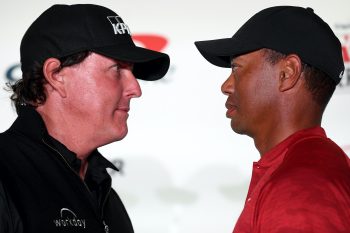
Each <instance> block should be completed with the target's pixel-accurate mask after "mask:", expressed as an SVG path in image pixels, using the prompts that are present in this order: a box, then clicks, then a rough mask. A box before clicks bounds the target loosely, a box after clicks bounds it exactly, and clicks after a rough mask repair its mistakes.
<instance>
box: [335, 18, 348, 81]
mask: <svg viewBox="0 0 350 233" xmlns="http://www.w3.org/2000/svg"><path fill="white" fill-rule="evenodd" d="M334 32H335V34H336V35H337V37H338V38H339V40H340V42H341V44H342V53H343V60H344V65H345V70H344V73H342V74H341V75H342V76H343V78H342V80H341V82H340V83H339V87H350V23H337V24H335V26H334Z"/></svg>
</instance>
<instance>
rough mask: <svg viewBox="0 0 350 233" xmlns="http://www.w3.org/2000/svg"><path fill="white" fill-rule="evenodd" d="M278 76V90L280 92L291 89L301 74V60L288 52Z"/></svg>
mask: <svg viewBox="0 0 350 233" xmlns="http://www.w3.org/2000/svg"><path fill="white" fill-rule="evenodd" d="M281 66H282V69H281V71H280V77H279V90H280V91H281V92H284V91H288V90H290V89H292V88H293V87H294V86H295V84H296V83H297V82H298V80H299V79H300V76H301V60H300V58H299V57H298V56H297V55H295V54H290V55H288V56H287V57H286V58H284V59H283V62H282V64H281Z"/></svg>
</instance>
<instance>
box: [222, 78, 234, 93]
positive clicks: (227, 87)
mask: <svg viewBox="0 0 350 233" xmlns="http://www.w3.org/2000/svg"><path fill="white" fill-rule="evenodd" d="M221 92H222V93H223V94H224V95H230V94H232V93H233V92H234V77H233V73H231V75H230V76H229V77H228V78H227V79H226V81H225V82H224V83H223V84H222V85H221Z"/></svg>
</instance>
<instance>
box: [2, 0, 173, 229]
mask: <svg viewBox="0 0 350 233" xmlns="http://www.w3.org/2000/svg"><path fill="white" fill-rule="evenodd" d="M20 51H21V69H22V79H20V80H19V81H18V82H16V83H15V84H13V85H11V88H12V90H13V95H12V96H11V99H12V101H13V102H14V105H15V106H16V110H17V113H18V118H17V119H16V121H15V122H14V123H13V125H12V126H11V127H10V129H8V130H7V131H5V132H4V133H2V134H0V232H4V233H10V232H11V233H12V232H16V233H17V232H33V233H34V232H35V233H38V232H43V233H44V232H50V233H54V232H94V233H96V232H110V233H112V232H133V228H132V225H131V222H130V220H129V217H128V214H127V212H126V210H125V208H124V206H123V204H122V202H121V200H120V199H119V197H118V195H117V193H116V192H115V191H114V190H113V189H112V188H111V177H110V176H109V175H108V173H107V171H106V168H112V169H115V170H116V167H115V166H114V165H113V164H112V163H110V162H109V161H108V160H107V159H105V158H104V157H103V156H102V155H101V154H99V152H98V151H97V148H98V147H100V146H103V145H106V144H108V143H111V142H114V141H118V140H121V139H123V138H124V137H125V136H126V134H127V118H128V111H129V109H130V100H131V99H132V98H137V97H140V96H141V89H140V86H139V83H138V81H137V80H136V78H138V79H143V80H149V81H153V80H157V79H160V78H162V77H163V76H164V75H165V74H166V72H167V70H168V68H169V63H170V59H169V57H168V55H166V54H164V53H159V52H155V51H152V50H147V49H144V48H140V47H137V46H135V44H134V43H133V41H132V39H131V35H130V29H129V27H128V25H127V24H125V23H124V22H123V20H122V19H121V18H120V16H118V15H117V14H116V13H115V12H113V11H111V10H110V9H108V8H105V7H102V6H98V5H91V4H81V5H70V6H69V5H54V6H52V7H50V8H49V9H48V10H46V11H45V12H44V13H42V14H41V15H40V16H39V17H38V18H37V19H36V20H35V21H34V23H33V24H32V25H31V26H30V27H29V29H28V30H27V32H26V33H25V35H24V37H23V39H22V42H21V50H20Z"/></svg>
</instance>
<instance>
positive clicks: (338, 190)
mask: <svg viewBox="0 0 350 233" xmlns="http://www.w3.org/2000/svg"><path fill="white" fill-rule="evenodd" d="M195 44H196V46H197V48H198V50H199V51H200V53H201V54H202V55H203V56H204V57H205V58H206V59H207V60H208V61H209V62H210V63H212V64H214V65H216V66H220V67H227V68H231V69H232V73H231V75H230V76H229V77H228V79H227V80H226V81H225V82H224V83H223V85H222V92H223V93H224V94H225V95H227V96H228V98H227V102H226V107H227V109H228V110H227V113H226V116H227V117H228V118H230V119H231V127H232V129H233V131H235V132H236V133H239V134H246V135H248V136H250V137H252V138H253V139H254V143H255V146H256V148H257V149H258V151H259V152H260V155H261V159H260V160H259V161H258V162H256V163H254V165H253V174H252V179H251V183H250V187H249V191H248V195H247V199H246V203H245V206H244V209H243V211H242V213H241V216H240V217H239V219H238V221H237V223H236V226H235V228H234V231H233V232H234V233H243V232H246V233H252V232H254V233H258V232H259V233H292V232H293V233H295V232H303V233H306V232H317V233H325V232H327V233H330V232H332V233H334V232H339V233H340V232H342V233H345V232H350V166H349V165H350V163H349V159H348V157H347V155H346V154H345V153H344V152H343V151H342V150H341V148H340V147H339V146H337V145H336V144H335V143H334V142H332V141H331V140H330V139H329V138H327V136H326V133H325V131H324V130H323V128H321V120H322V115H323V112H324V110H325V108H326V105H327V104H328V102H329V99H330V98H331V96H332V95H333V92H334V90H335V88H336V85H337V84H338V83H339V82H340V80H341V77H342V75H343V72H344V64H343V59H342V51H341V44H340V42H339V40H338V39H337V37H336V36H335V35H334V33H333V32H332V30H331V28H330V27H329V26H328V24H327V23H325V22H324V21H323V20H322V19H321V18H320V17H319V16H317V15H316V14H315V13H314V12H313V10H312V9H311V8H306V9H305V8H301V7H292V6H278V7H271V8H267V9H264V10H262V11H260V12H259V13H257V14H256V15H254V16H253V17H252V18H250V19H249V20H248V21H247V22H246V23H245V24H244V25H243V26H242V27H241V28H240V29H239V30H238V31H237V32H236V33H235V34H234V35H233V37H232V38H226V39H219V40H209V41H199V42H196V43H195Z"/></svg>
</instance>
